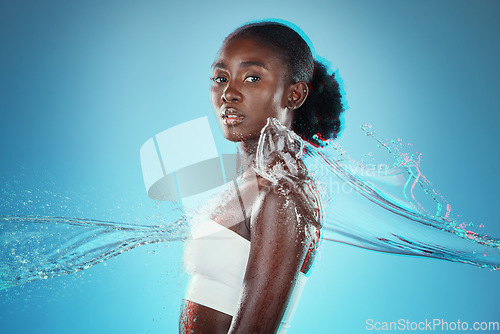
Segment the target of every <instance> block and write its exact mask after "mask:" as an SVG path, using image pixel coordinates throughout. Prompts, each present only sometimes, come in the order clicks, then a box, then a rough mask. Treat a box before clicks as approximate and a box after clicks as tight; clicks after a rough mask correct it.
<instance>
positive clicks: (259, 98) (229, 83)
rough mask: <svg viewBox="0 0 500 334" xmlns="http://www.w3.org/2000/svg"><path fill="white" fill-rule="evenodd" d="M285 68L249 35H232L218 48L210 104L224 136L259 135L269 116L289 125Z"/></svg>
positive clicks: (290, 113)
mask: <svg viewBox="0 0 500 334" xmlns="http://www.w3.org/2000/svg"><path fill="white" fill-rule="evenodd" d="M285 77H286V67H285V65H284V64H283V62H282V61H281V60H280V59H278V57H277V56H276V55H275V53H274V51H273V50H271V49H270V48H268V47H266V46H263V45H261V44H259V43H258V42H257V41H256V40H255V39H252V38H236V39H234V40H232V41H230V42H229V43H227V44H226V45H224V46H223V47H222V49H221V51H220V55H219V57H218V59H217V60H216V61H215V63H214V77H213V81H214V82H213V86H212V103H213V105H214V109H215V113H216V116H217V118H218V120H219V123H220V125H221V127H222V130H223V132H224V136H225V137H226V139H228V140H231V141H235V142H239V141H248V140H255V139H258V138H259V135H260V131H261V129H262V128H263V127H264V126H265V125H266V122H267V119H268V118H269V117H275V118H277V119H278V120H279V121H280V122H281V123H282V124H283V125H285V126H287V127H289V128H290V126H291V124H292V120H293V111H291V110H288V109H287V108H286V106H287V100H288V97H289V94H290V86H291V85H289V84H286V81H285Z"/></svg>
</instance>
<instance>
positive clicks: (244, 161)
mask: <svg viewBox="0 0 500 334" xmlns="http://www.w3.org/2000/svg"><path fill="white" fill-rule="evenodd" d="M258 144H259V140H258V139H251V140H246V141H244V142H241V143H240V168H241V170H242V172H243V173H244V172H246V171H247V170H249V169H250V168H252V167H253V166H254V165H255V155H256V153H257V146H258Z"/></svg>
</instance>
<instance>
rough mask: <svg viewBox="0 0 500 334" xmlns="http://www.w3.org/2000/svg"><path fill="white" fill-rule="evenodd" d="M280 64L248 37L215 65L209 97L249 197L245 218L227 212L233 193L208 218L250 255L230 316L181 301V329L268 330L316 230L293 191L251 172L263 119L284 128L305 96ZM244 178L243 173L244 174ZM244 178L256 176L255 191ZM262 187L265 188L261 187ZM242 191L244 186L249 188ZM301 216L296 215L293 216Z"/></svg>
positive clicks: (276, 318) (222, 53) (275, 323)
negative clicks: (237, 145)
mask: <svg viewBox="0 0 500 334" xmlns="http://www.w3.org/2000/svg"><path fill="white" fill-rule="evenodd" d="M285 73H286V67H285V65H284V64H283V63H282V62H281V60H280V59H279V58H278V57H277V56H276V55H275V53H274V51H273V50H271V49H270V48H268V47H266V46H263V45H260V44H259V43H257V42H256V41H255V40H253V39H249V38H238V39H235V40H232V41H231V42H229V43H228V44H226V45H225V46H223V48H222V49H221V51H220V54H219V57H218V59H217V60H216V61H215V63H214V77H213V81H214V83H213V86H212V102H213V105H214V109H215V113H216V115H217V118H218V120H219V123H220V125H221V128H222V130H223V133H224V136H225V137H226V139H228V140H230V141H235V142H241V148H242V160H243V162H242V164H243V168H244V175H243V176H242V177H241V178H240V183H239V188H240V193H242V194H243V196H245V195H246V196H249V197H252V198H254V201H253V202H254V204H253V205H252V207H251V210H249V212H248V219H247V221H240V222H239V223H237V224H235V221H234V219H231V217H234V215H231V214H227V213H228V212H230V211H231V210H241V209H240V205H239V202H238V199H237V198H231V199H229V200H227V201H226V202H224V203H222V204H221V206H222V209H221V208H219V209H218V210H216V212H219V213H220V214H215V215H214V216H213V217H212V218H213V220H214V221H216V222H217V223H219V224H221V225H223V226H226V227H228V228H231V229H232V230H233V231H235V232H236V233H238V234H240V235H241V236H242V237H244V238H245V239H247V240H251V248H250V254H249V259H248V264H247V269H246V274H245V278H244V283H243V291H242V295H241V298H240V307H239V310H238V313H237V314H236V315H235V317H234V319H233V317H231V316H230V315H227V314H224V313H222V312H219V311H216V310H214V309H212V308H210V307H206V306H203V305H199V304H197V303H194V302H191V301H184V303H183V304H182V307H181V317H180V320H179V331H180V333H273V332H275V331H276V329H277V327H278V326H279V323H280V320H281V318H282V316H283V313H284V311H285V309H286V305H287V304H288V300H289V298H290V294H291V292H292V290H293V286H294V284H293V282H294V280H295V279H296V277H297V275H298V274H299V272H300V268H301V266H302V264H303V262H304V260H305V257H306V254H307V252H308V250H309V246H310V245H311V243H312V241H313V239H314V236H315V235H316V233H315V232H316V227H314V225H316V222H315V221H314V219H313V218H312V215H311V213H310V212H309V210H310V208H306V207H304V205H303V204H302V202H303V198H301V197H300V195H298V194H295V193H290V194H287V195H284V194H283V193H281V192H280V191H279V189H276V187H273V186H271V185H270V184H266V182H267V181H266V180H264V179H262V178H260V177H255V176H253V177H250V178H248V180H251V181H248V180H246V178H245V173H247V174H248V173H251V170H250V169H249V168H248V167H249V166H251V165H252V161H253V159H254V153H255V149H256V147H257V143H258V139H259V136H260V131H261V129H262V128H263V127H264V126H265V125H266V122H267V119H268V117H275V118H277V119H278V120H279V121H280V122H281V123H282V124H283V125H285V126H287V127H289V128H290V126H291V124H292V121H293V116H294V110H295V109H296V108H298V106H300V105H301V104H302V103H303V101H304V100H305V98H306V97H307V93H308V88H307V85H306V84H305V83H303V82H301V83H293V84H292V83H289V82H287V78H286V77H285ZM247 176H248V175H247ZM245 182H258V183H259V187H258V188H257V189H259V191H258V192H257V193H251V194H248V193H245V192H247V191H251V190H249V189H256V187H246V186H245ZM262 185H264V186H262ZM247 189H248V190H247ZM299 217H300V218H299Z"/></svg>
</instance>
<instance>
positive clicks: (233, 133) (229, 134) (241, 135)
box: [223, 127, 260, 143]
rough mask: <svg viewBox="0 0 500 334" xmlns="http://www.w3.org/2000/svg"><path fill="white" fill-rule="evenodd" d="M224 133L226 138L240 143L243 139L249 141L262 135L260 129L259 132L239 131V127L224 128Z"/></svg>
mask: <svg viewBox="0 0 500 334" xmlns="http://www.w3.org/2000/svg"><path fill="white" fill-rule="evenodd" d="M223 133H224V138H226V139H227V140H229V141H232V142H235V143H239V142H242V141H247V140H251V139H255V140H258V139H259V137H260V131H259V132H258V133H248V132H242V131H238V130H237V129H235V128H234V127H233V128H229V127H227V128H223Z"/></svg>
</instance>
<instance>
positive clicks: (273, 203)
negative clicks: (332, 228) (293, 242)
mask: <svg viewBox="0 0 500 334" xmlns="http://www.w3.org/2000/svg"><path fill="white" fill-rule="evenodd" d="M259 185H260V189H261V191H260V194H259V196H258V198H257V201H256V203H255V205H254V207H253V210H252V219H251V229H263V230H266V231H268V232H269V231H270V230H274V229H279V230H281V231H285V232H287V233H291V234H295V233H296V232H297V229H299V230H310V231H312V230H314V229H316V228H320V207H319V204H318V203H316V202H317V200H316V198H315V197H314V194H313V193H312V192H311V188H310V187H309V186H308V185H307V184H305V182H294V183H292V182H280V183H278V184H277V185H273V184H272V183H271V182H269V181H267V180H265V179H263V178H262V179H261V180H259Z"/></svg>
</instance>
